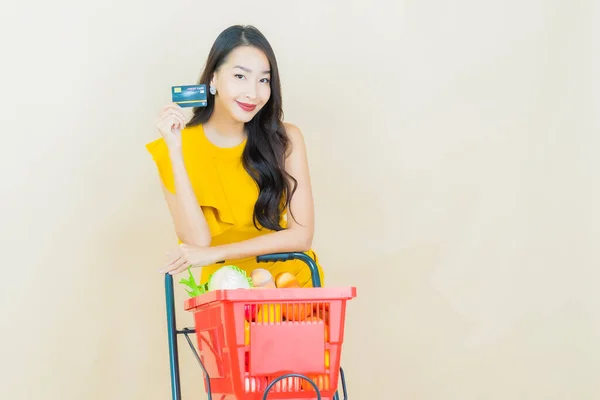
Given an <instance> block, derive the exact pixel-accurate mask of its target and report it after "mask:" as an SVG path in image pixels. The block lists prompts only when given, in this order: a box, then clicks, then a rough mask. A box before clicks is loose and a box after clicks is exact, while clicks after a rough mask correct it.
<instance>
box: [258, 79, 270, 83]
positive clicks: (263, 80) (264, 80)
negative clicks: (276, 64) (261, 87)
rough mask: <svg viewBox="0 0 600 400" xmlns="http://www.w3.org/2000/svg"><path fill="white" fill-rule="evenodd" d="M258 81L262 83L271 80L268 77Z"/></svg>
mask: <svg viewBox="0 0 600 400" xmlns="http://www.w3.org/2000/svg"><path fill="white" fill-rule="evenodd" d="M260 81H261V82H263V83H269V82H271V80H270V79H269V78H263V79H261V80H260Z"/></svg>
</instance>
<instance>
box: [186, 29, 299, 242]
mask: <svg viewBox="0 0 600 400" xmlns="http://www.w3.org/2000/svg"><path fill="white" fill-rule="evenodd" d="M239 46H252V47H255V48H257V49H259V50H262V51H263V52H264V54H265V55H266V57H267V59H268V60H269V64H270V69H271V79H270V86H271V96H270V98H269V101H268V102H267V104H265V105H264V107H263V108H262V109H261V110H260V111H259V112H258V113H257V114H256V115H255V116H254V118H252V120H251V121H249V122H247V123H246V124H245V128H246V132H247V135H248V139H247V141H246V146H245V148H244V152H243V154H242V163H243V165H244V168H245V169H246V171H247V172H248V173H249V174H250V176H251V177H252V179H254V181H255V182H256V184H257V185H258V188H259V195H258V199H257V201H256V203H255V205H254V215H253V221H254V226H255V227H256V228H257V229H261V228H260V227H259V225H260V226H262V227H264V228H267V229H270V230H274V231H280V230H282V229H283V227H282V226H281V224H280V221H281V216H282V215H283V213H284V212H285V209H286V208H287V206H288V205H289V203H290V200H291V198H292V196H293V194H294V192H295V191H296V187H297V185H298V183H297V181H296V179H295V178H294V177H292V176H291V175H289V174H288V173H287V172H286V171H285V158H286V155H287V151H288V149H289V146H290V143H289V138H288V136H287V133H286V131H285V127H284V125H283V110H282V98H281V82H280V79H279V70H278V68H277V60H276V58H275V53H274V51H273V49H272V48H271V45H270V44H269V41H268V40H267V39H266V38H265V36H264V35H263V34H262V33H261V32H260V31H259V30H258V29H256V28H255V27H254V26H251V25H234V26H231V27H229V28H227V29H225V30H224V31H223V32H221V33H220V34H219V36H218V37H217V39H216V40H215V42H214V44H213V46H212V48H211V50H210V52H209V54H208V59H207V60H206V64H205V67H204V71H203V72H202V75H201V76H200V79H199V80H198V83H199V84H205V85H206V86H207V87H208V86H209V84H210V80H211V78H212V76H213V73H214V72H215V71H218V69H219V67H220V66H221V65H222V64H223V63H224V62H225V61H226V59H227V56H228V55H229V53H231V51H233V50H234V49H236V48H237V47H239ZM207 103H208V104H207V106H206V107H195V108H194V109H193V117H192V118H191V120H190V121H189V122H188V124H187V126H195V125H199V124H202V123H205V122H207V121H208V119H209V118H210V116H211V115H212V113H213V110H214V107H215V99H214V97H213V96H212V95H210V94H209V96H208V102H207ZM292 217H293V216H292ZM257 224H258V225H257Z"/></svg>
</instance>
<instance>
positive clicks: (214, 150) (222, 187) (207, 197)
mask: <svg viewBox="0 0 600 400" xmlns="http://www.w3.org/2000/svg"><path fill="white" fill-rule="evenodd" d="M181 135H182V136H181V139H182V153H183V159H184V164H185V167H186V170H187V173H188V176H189V178H190V182H191V184H192V187H193V189H194V192H195V193H196V198H197V200H198V204H199V205H200V207H201V209H202V212H203V214H204V217H205V218H206V222H207V223H208V226H209V229H210V233H211V236H212V244H213V245H221V244H227V243H233V242H239V241H243V240H246V239H250V238H253V237H256V236H259V235H264V234H267V233H271V232H273V231H270V230H267V229H263V230H262V231H259V230H257V229H256V228H255V227H254V224H253V216H252V213H253V210H254V203H255V202H256V199H257V198H258V186H257V185H256V183H255V182H254V180H253V179H252V177H251V176H250V175H249V174H248V173H247V172H246V170H245V169H244V166H243V165H242V152H243V150H244V147H245V145H246V141H244V142H242V143H240V144H239V145H237V146H235V147H230V148H222V147H218V146H216V145H215V144H213V143H212V142H211V141H209V140H208V138H207V137H206V136H205V134H204V130H203V129H202V125H198V126H194V127H187V128H185V129H183V130H182V132H181ZM146 149H147V150H148V152H149V153H150V154H151V155H152V158H153V160H154V162H155V163H156V167H157V169H158V173H159V176H160V179H161V180H162V182H163V184H164V185H165V187H166V188H167V190H169V191H170V192H171V193H175V183H174V178H173V171H172V169H171V161H170V157H169V151H168V148H167V144H166V143H165V141H164V139H163V138H160V139H157V140H154V141H152V142H150V143H148V144H146ZM282 226H283V227H285V226H286V224H285V219H284V218H283V216H282ZM306 254H307V255H309V256H310V257H311V258H312V259H313V260H315V262H316V263H317V266H318V268H319V275H320V277H321V285H324V274H323V270H322V268H321V266H320V265H319V261H318V259H317V255H316V253H315V252H314V251H313V250H310V251H309V252H306ZM223 265H235V266H237V267H239V268H241V269H243V270H245V271H246V272H247V273H248V274H250V272H252V271H253V270H254V269H256V268H264V269H267V270H269V271H270V272H271V274H272V275H273V276H277V274H278V273H280V272H283V271H287V272H291V273H293V274H294V275H296V277H297V278H298V281H299V282H300V285H302V286H303V287H310V286H312V281H311V275H310V270H309V269H308V267H307V265H306V264H305V263H304V262H303V261H301V260H290V261H278V262H261V263H258V262H257V261H256V257H249V258H244V259H236V260H225V264H213V265H208V266H205V267H203V268H202V273H201V277H200V281H201V283H204V282H206V281H207V280H208V277H209V276H210V274H212V273H213V272H214V271H216V270H217V269H218V268H220V267H222V266H223Z"/></svg>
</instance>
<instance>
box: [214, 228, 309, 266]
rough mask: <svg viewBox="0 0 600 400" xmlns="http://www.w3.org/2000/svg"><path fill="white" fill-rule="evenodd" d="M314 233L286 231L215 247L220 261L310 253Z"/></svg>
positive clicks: (301, 229) (296, 230)
mask: <svg viewBox="0 0 600 400" xmlns="http://www.w3.org/2000/svg"><path fill="white" fill-rule="evenodd" d="M312 238H313V235H312V232H311V231H310V230H309V229H306V228H294V229H285V230H282V231H278V232H273V233H267V234H265V235H260V236H257V237H254V238H252V239H248V240H244V241H241V242H235V243H229V244H223V245H218V246H215V247H214V250H215V252H216V254H218V256H219V257H218V258H219V260H220V261H223V260H235V259H240V258H246V257H256V256H259V255H263V254H269V253H285V252H294V251H302V252H303V251H309V250H310V249H311V246H312Z"/></svg>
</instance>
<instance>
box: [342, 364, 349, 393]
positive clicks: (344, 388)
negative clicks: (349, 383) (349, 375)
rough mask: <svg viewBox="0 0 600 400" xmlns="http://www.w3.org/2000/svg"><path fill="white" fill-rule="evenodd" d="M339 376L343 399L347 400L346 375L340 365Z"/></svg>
mask: <svg viewBox="0 0 600 400" xmlns="http://www.w3.org/2000/svg"><path fill="white" fill-rule="evenodd" d="M340 377H341V378H342V391H343V392H344V400H348V391H347V390H346V377H345V376H344V369H343V368H342V367H340Z"/></svg>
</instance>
